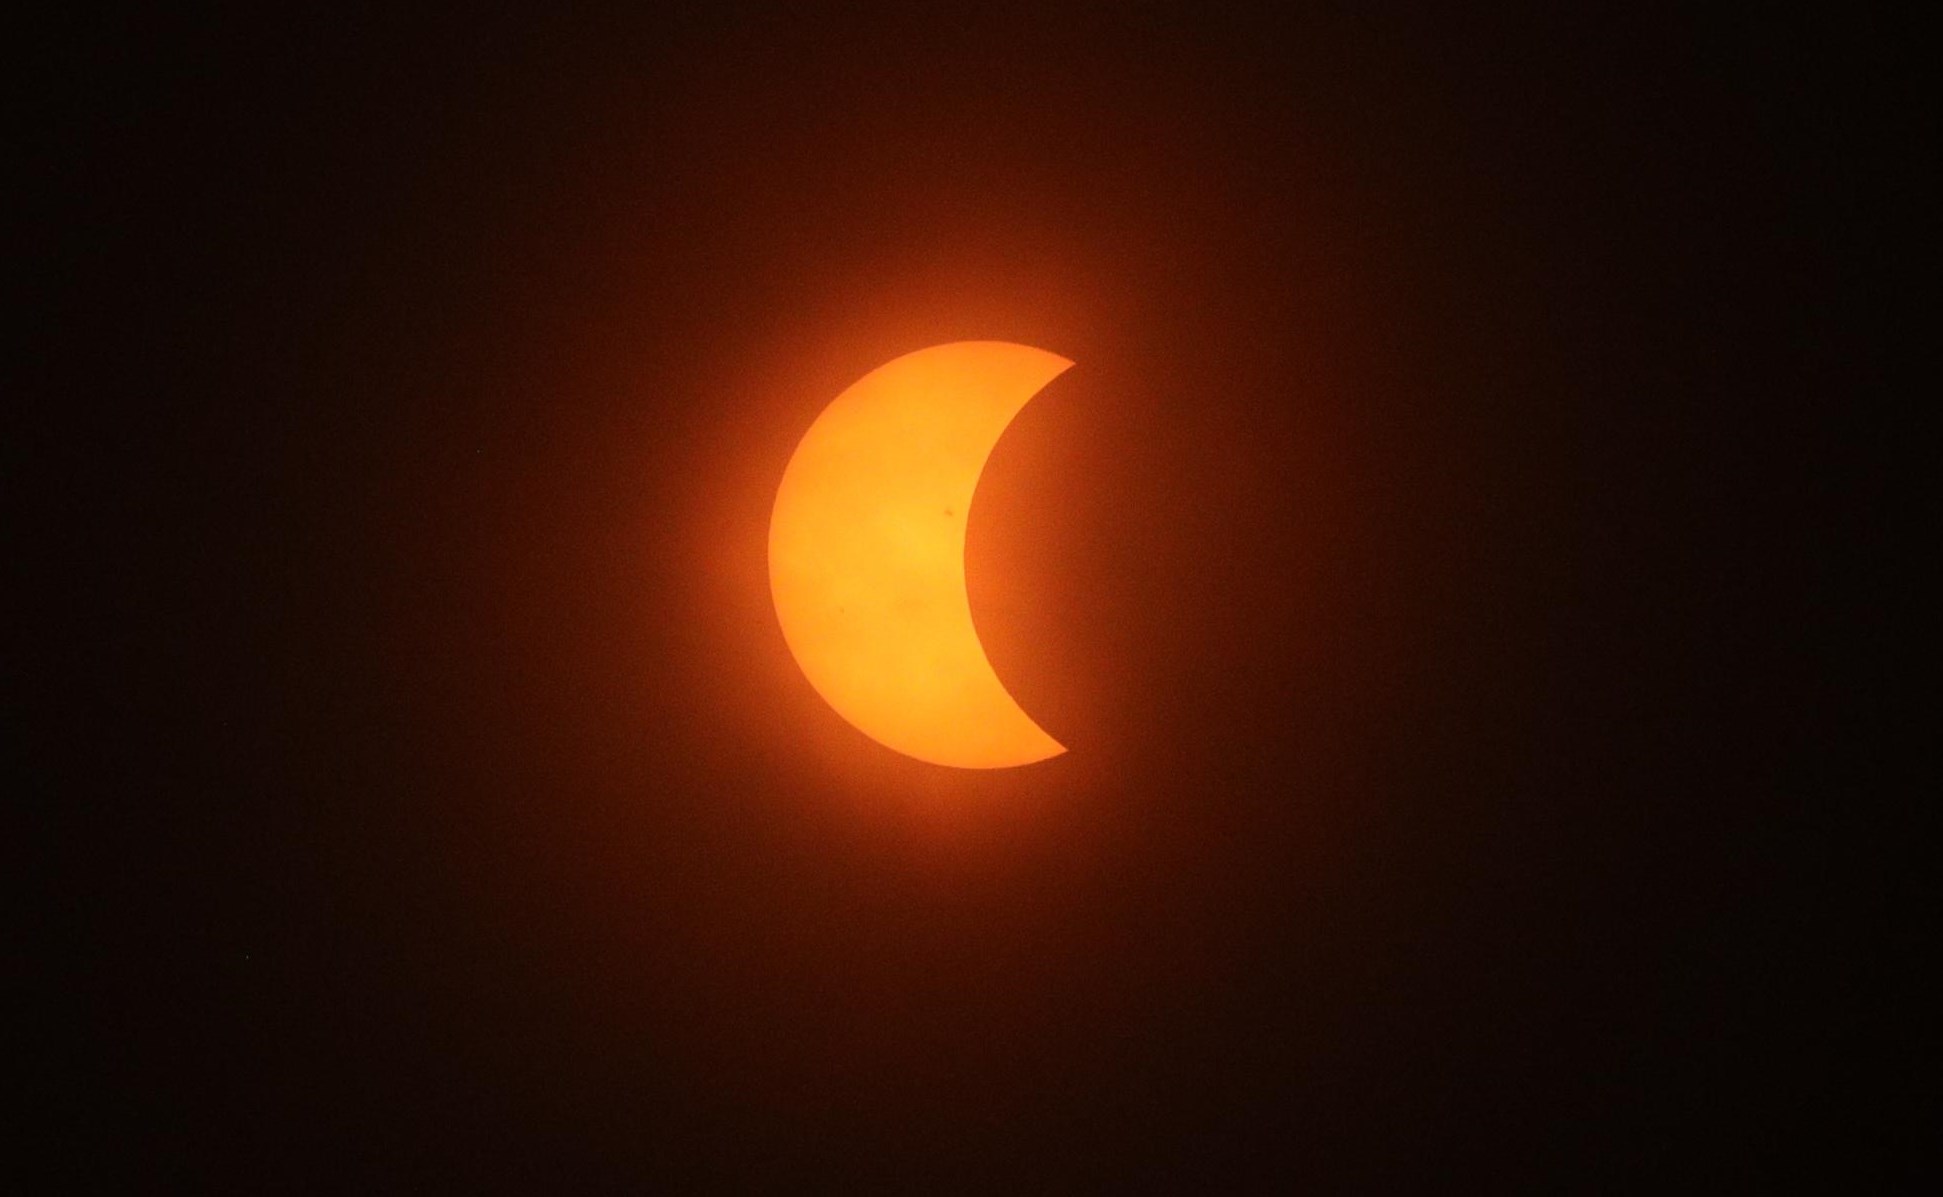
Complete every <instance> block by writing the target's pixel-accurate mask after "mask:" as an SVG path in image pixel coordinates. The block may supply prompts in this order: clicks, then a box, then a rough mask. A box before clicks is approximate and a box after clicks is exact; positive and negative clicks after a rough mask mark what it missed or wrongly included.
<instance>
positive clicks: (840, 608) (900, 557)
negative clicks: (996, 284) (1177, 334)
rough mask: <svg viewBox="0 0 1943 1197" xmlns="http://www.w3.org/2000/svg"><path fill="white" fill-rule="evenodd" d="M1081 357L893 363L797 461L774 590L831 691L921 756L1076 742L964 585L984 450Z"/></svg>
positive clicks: (804, 655)
mask: <svg viewBox="0 0 1943 1197" xmlns="http://www.w3.org/2000/svg"><path fill="white" fill-rule="evenodd" d="M1071 365H1072V363H1071V362H1070V361H1067V360H1066V359H1065V358H1063V357H1060V356H1058V355H1057V354H1052V353H1047V352H1046V351H1045V350H1043V349H1034V348H1032V347H1031V346H1028V345H1014V344H1010V343H1008V342H1004V341H958V342H954V343H952V344H948V345H936V346H933V347H931V348H929V349H920V350H918V351H917V352H915V353H908V354H905V355H904V356H903V357H900V358H897V359H895V360H893V361H890V362H887V363H885V364H884V365H882V366H879V367H878V368H877V369H875V370H873V371H871V372H870V373H869V374H866V375H865V376H864V377H862V378H860V379H858V380H857V381H856V382H855V383H853V384H851V386H850V387H849V389H847V390H845V391H844V392H843V393H842V394H841V395H838V396H837V397H836V399H835V400H834V401H832V402H831V404H830V406H829V407H827V408H825V409H824V411H823V414H822V415H820V416H818V417H817V420H816V422H815V423H814V424H812V425H810V429H809V431H808V432H807V433H805V434H804V436H803V440H802V443H800V444H799V445H797V447H796V452H795V455H794V456H792V457H791V458H790V461H789V466H788V468H787V469H785V470H784V471H783V480H782V485H781V487H780V488H779V489H778V490H777V492H776V506H775V510H774V512H773V514H772V515H771V517H770V522H769V587H770V594H771V596H772V597H773V598H774V599H775V603H776V616H777V618H778V619H779V620H780V621H781V622H782V628H783V638H784V639H785V640H786V641H787V642H788V644H789V651H790V653H791V654H792V655H793V656H794V657H795V658H796V663H797V664H798V665H799V666H800V667H801V668H802V670H803V674H804V676H805V677H807V678H808V679H809V682H810V685H811V686H813V687H814V688H815V689H816V692H817V693H818V694H820V695H821V696H822V697H823V699H824V701H826V702H828V703H829V704H830V706H831V707H833V708H834V709H835V710H836V712H837V713H838V714H839V715H842V716H843V717H844V719H846V720H848V721H849V722H850V723H851V724H852V725H854V726H855V727H856V728H857V729H858V730H859V731H861V732H863V733H864V734H865V735H867V736H869V737H870V738H871V739H873V740H876V741H877V742H878V743H880V744H883V745H884V746H886V747H888V748H893V749H896V750H897V751H898V752H901V753H904V754H906V755H907V756H913V757H916V758H918V759H919V760H922V761H930V762H932V763H934V764H940V765H955V766H959V767H961V768H969V769H996V768H1003V767H1006V766H1010V765H1025V764H1030V763H1032V762H1034V761H1041V760H1045V759H1046V758H1047V757H1051V756H1057V755H1058V754H1060V753H1062V752H1064V751H1066V749H1065V748H1064V746H1062V745H1061V744H1060V743H1059V742H1058V741H1057V740H1054V739H1053V738H1052V737H1051V736H1049V735H1047V734H1046V733H1045V731H1043V730H1042V729H1041V728H1040V727H1039V725H1038V724H1036V723H1034V722H1033V721H1032V719H1031V717H1030V716H1028V715H1027V714H1026V713H1025V712H1024V711H1023V710H1021V709H1020V707H1019V705H1018V703H1016V702H1014V701H1013V699H1012V696H1011V695H1010V694H1009V693H1007V691H1006V689H1005V686H1004V685H1003V684H1002V683H1001V682H1000V681H999V679H998V675H997V674H996V673H994V672H993V671H992V666H991V662H990V661H988V660H987V659H986V657H985V649H984V646H983V645H981V644H980V643H979V640H978V632H977V630H976V629H975V628H974V627H973V626H972V617H971V601H970V599H969V598H968V597H967V594H966V591H965V524H966V514H967V513H968V512H969V510H970V508H971V501H972V492H973V491H974V490H975V489H976V488H977V486H978V477H979V474H980V473H982V472H983V471H984V468H985V461H986V458H987V457H989V456H990V455H991V452H992V447H993V446H994V445H996V444H997V443H998V439H999V436H1000V434H1002V433H1003V432H1004V431H1005V428H1006V426H1007V425H1008V424H1010V423H1011V422H1012V418H1013V417H1014V416H1015V415H1017V414H1018V412H1019V409H1020V408H1022V407H1024V406H1025V404H1026V402H1027V401H1028V400H1030V399H1031V398H1032V397H1033V396H1034V395H1035V394H1037V393H1038V392H1039V391H1040V390H1041V389H1042V388H1043V387H1044V386H1045V385H1046V384H1047V383H1048V382H1051V381H1052V380H1053V379H1054V378H1055V377H1057V376H1058V375H1059V374H1060V373H1061V372H1063V371H1064V370H1066V369H1067V368H1068V367H1069V366H1071Z"/></svg>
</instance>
